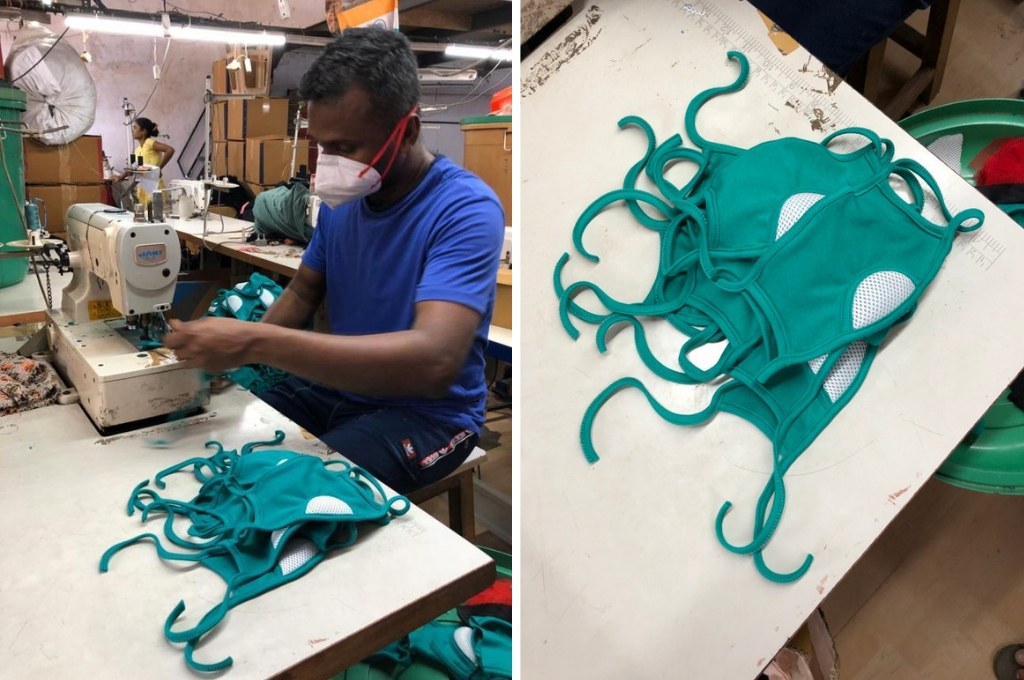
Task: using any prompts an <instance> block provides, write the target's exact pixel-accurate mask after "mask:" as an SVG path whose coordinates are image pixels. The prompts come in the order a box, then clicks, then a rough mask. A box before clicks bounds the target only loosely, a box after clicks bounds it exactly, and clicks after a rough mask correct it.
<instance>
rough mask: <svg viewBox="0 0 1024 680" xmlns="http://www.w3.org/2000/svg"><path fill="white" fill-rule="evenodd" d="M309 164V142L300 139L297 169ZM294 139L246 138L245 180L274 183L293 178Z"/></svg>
mask: <svg viewBox="0 0 1024 680" xmlns="http://www.w3.org/2000/svg"><path fill="white" fill-rule="evenodd" d="M303 165H306V166H308V165H309V142H308V141H306V140H305V139H300V140H299V142H298V146H297V147H296V150H295V171H296V172H298V170H299V168H300V167H301V166H303ZM291 166H292V140H291V139H290V138H288V137H276V136H275V137H257V138H254V139H247V140H245V175H244V177H245V181H246V182H249V183H250V184H264V185H271V186H272V185H274V184H277V183H278V182H286V181H288V180H289V179H291V174H292V173H291Z"/></svg>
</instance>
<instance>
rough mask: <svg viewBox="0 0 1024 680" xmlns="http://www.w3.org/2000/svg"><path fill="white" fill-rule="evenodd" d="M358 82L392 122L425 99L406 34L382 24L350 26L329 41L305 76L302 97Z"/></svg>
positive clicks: (338, 92)
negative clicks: (369, 26) (335, 38)
mask: <svg viewBox="0 0 1024 680" xmlns="http://www.w3.org/2000/svg"><path fill="white" fill-rule="evenodd" d="M353 86H357V87H359V88H361V89H362V90H364V91H365V92H366V93H367V94H368V95H369V96H370V102H371V103H372V105H373V108H374V110H375V111H376V113H378V114H379V115H380V116H381V118H382V119H383V120H384V122H385V123H386V124H387V126H389V127H390V126H392V125H394V124H395V123H397V122H398V121H399V120H401V118H402V116H404V115H405V114H407V113H409V111H410V110H412V108H413V107H414V106H416V105H417V104H419V101H420V81H419V73H418V71H417V64H416V56H415V55H414V54H413V53H412V47H411V46H410V45H409V41H408V40H407V39H406V38H405V36H404V35H402V34H401V33H399V32H397V31H391V30H386V29H382V28H350V29H348V30H346V31H345V32H344V33H343V34H342V35H341V37H339V38H338V39H337V40H335V41H334V42H333V43H331V44H330V45H328V46H327V47H326V48H325V50H324V53H323V54H322V55H321V56H320V58H319V59H317V60H316V61H315V62H313V65H312V66H311V67H310V68H309V70H308V71H306V73H305V75H303V76H302V82H301V83H300V84H299V97H301V98H302V99H303V100H312V101H319V100H322V99H334V98H336V97H341V96H343V95H344V94H345V93H346V92H347V91H348V90H349V88H351V87H353Z"/></svg>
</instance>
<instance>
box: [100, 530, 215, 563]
mask: <svg viewBox="0 0 1024 680" xmlns="http://www.w3.org/2000/svg"><path fill="white" fill-rule="evenodd" d="M141 541H152V542H153V544H154V545H155V546H156V552H157V554H158V555H160V558H161V559H165V560H179V561H182V562H198V561H199V560H200V559H201V558H202V557H203V555H201V554H198V553H188V554H186V553H175V552H171V551H169V550H167V549H166V548H164V546H163V544H162V543H161V542H160V537H159V536H157V535H156V534H139V535H138V536H135V537H134V538H129V539H128V540H127V541H121V542H120V543H116V544H114V545H112V546H110V547H109V548H107V549H106V551H105V552H104V553H103V556H102V557H100V572H102V573H106V572H107V571H108V570H109V568H110V560H111V559H112V558H113V557H114V555H116V554H117V553H119V552H121V551H122V550H124V549H125V548H128V547H130V546H133V545H135V544H136V543H139V542H141Z"/></svg>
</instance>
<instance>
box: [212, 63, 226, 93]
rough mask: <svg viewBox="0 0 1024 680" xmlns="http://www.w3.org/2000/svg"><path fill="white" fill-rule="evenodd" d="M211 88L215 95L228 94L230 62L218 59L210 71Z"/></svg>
mask: <svg viewBox="0 0 1024 680" xmlns="http://www.w3.org/2000/svg"><path fill="white" fill-rule="evenodd" d="M210 76H211V80H210V87H211V88H212V90H213V93H214V94H227V93H228V60H227V59H218V60H217V61H215V62H213V66H212V67H211V69H210Z"/></svg>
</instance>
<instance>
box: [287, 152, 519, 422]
mask: <svg viewBox="0 0 1024 680" xmlns="http://www.w3.org/2000/svg"><path fill="white" fill-rule="evenodd" d="M504 235H505V215H504V213H503V211H502V209H501V203H500V202H499V201H498V198H497V196H495V194H494V192H493V191H492V190H491V188H490V187H488V186H487V185H486V184H484V182H483V181H482V180H481V179H480V178H478V177H477V176H476V175H474V174H472V173H470V172H468V171H467V170H464V169H462V168H460V167H458V166H457V165H455V164H454V163H452V162H451V161H450V160H448V159H447V158H444V157H442V156H439V157H438V158H437V160H435V161H434V163H433V165H431V167H430V169H429V170H428V171H427V174H426V175H425V176H424V177H423V179H422V180H421V181H420V183H419V184H418V185H417V186H416V188H415V189H413V190H412V191H411V192H410V193H409V194H408V195H406V196H405V197H404V198H402V200H401V201H400V202H399V203H397V204H395V205H393V206H390V207H388V208H386V209H384V210H374V209H372V208H370V207H369V205H368V204H367V203H366V201H365V200H359V201H353V202H351V203H346V204H343V205H340V206H338V207H337V208H335V209H334V210H331V209H330V208H328V207H327V206H326V205H323V206H322V207H321V210H320V215H319V220H318V221H317V227H316V230H315V231H314V232H313V238H312V239H311V240H310V242H309V247H308V248H307V249H306V252H305V254H304V255H303V256H302V262H303V264H305V265H306V266H307V267H309V268H310V269H315V270H316V271H318V272H321V273H323V274H324V275H325V276H326V277H327V312H328V317H329V319H330V325H331V331H332V332H333V333H336V334H338V335H370V334H374V333H391V332H395V331H404V330H408V329H410V328H412V325H413V321H414V319H415V315H416V303H418V302H422V301H425V300H444V301H446V302H455V303H458V304H461V305H465V306H467V307H469V308H470V309H472V310H474V311H476V312H478V313H479V314H480V317H481V318H480V326H479V327H478V328H477V330H476V337H475V338H474V340H473V346H472V348H471V349H470V351H469V356H468V357H467V358H466V363H465V364H464V365H463V367H462V371H461V372H460V373H459V376H458V378H456V380H455V382H454V383H453V384H452V385H451V387H450V388H449V389H448V394H447V395H445V396H444V397H442V398H440V399H417V398H381V397H368V396H365V395H357V394H351V393H347V392H343V393H342V394H344V396H346V397H348V398H350V399H356V400H359V401H363V402H369V403H375V404H381V405H384V406H388V405H390V406H396V407H403V408H410V409H413V410H416V411H418V412H421V413H423V414H424V415H426V416H428V417H431V418H433V419H436V420H438V421H440V422H444V423H449V424H451V425H454V426H456V427H460V428H468V429H470V430H473V431H479V429H480V426H481V425H482V424H483V421H484V411H485V407H486V402H487V386H486V384H485V382H484V346H485V345H486V342H487V340H486V338H487V331H488V328H489V327H490V323H491V312H492V311H493V308H494V292H495V286H496V277H497V269H498V261H499V260H500V258H501V247H502V243H503V242H504Z"/></svg>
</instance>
